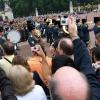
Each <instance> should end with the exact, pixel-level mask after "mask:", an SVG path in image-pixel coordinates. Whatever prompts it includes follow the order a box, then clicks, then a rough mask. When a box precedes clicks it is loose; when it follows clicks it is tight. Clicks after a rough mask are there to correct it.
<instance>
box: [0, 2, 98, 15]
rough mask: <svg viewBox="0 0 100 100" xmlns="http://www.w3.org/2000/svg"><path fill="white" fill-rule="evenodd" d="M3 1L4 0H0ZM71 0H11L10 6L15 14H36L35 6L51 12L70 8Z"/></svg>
mask: <svg viewBox="0 0 100 100" xmlns="http://www.w3.org/2000/svg"><path fill="white" fill-rule="evenodd" d="M0 1H2V0H0ZM69 1H70V0H9V2H10V6H11V8H12V10H13V12H14V15H15V16H28V15H34V13H35V8H37V9H38V11H39V13H40V14H46V13H51V12H60V11H68V10H69ZM72 1H73V4H74V5H75V6H77V3H80V4H81V5H83V4H84V3H86V4H87V3H92V2H94V3H96V4H97V3H98V2H99V0H95V1H94V0H72Z"/></svg>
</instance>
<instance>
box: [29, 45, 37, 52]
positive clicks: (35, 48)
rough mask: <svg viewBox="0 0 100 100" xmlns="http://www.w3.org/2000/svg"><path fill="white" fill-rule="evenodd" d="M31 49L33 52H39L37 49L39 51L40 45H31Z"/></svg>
mask: <svg viewBox="0 0 100 100" xmlns="http://www.w3.org/2000/svg"><path fill="white" fill-rule="evenodd" d="M31 51H32V52H37V51H39V48H38V47H35V46H34V47H31Z"/></svg>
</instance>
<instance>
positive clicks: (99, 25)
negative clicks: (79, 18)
mask: <svg viewBox="0 0 100 100" xmlns="http://www.w3.org/2000/svg"><path fill="white" fill-rule="evenodd" d="M94 23H95V26H94V28H93V30H94V34H95V35H97V34H98V33H100V17H94Z"/></svg>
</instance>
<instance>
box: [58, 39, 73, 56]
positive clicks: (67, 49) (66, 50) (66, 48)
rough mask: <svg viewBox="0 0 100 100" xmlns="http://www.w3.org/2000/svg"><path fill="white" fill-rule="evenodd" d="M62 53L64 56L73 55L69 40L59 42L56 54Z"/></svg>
mask: <svg viewBox="0 0 100 100" xmlns="http://www.w3.org/2000/svg"><path fill="white" fill-rule="evenodd" d="M61 51H62V52H63V54H66V55H72V54H73V43H72V41H71V39H70V38H63V39H61V40H60V42H59V44H58V52H59V54H61V53H60V52H61Z"/></svg>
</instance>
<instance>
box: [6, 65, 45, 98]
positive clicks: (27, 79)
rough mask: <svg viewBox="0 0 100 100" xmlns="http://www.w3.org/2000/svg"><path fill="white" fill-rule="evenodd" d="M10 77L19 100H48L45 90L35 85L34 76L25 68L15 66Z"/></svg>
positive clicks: (10, 72)
mask: <svg viewBox="0 0 100 100" xmlns="http://www.w3.org/2000/svg"><path fill="white" fill-rule="evenodd" d="M8 76H9V79H10V80H11V82H12V86H13V89H14V91H15V94H16V97H17V99H18V100H33V99H34V100H47V98H46V95H45V93H44V90H43V89H42V87H41V86H39V85H35V81H34V80H33V75H32V74H31V73H30V72H29V71H28V70H27V69H26V68H25V67H23V66H21V65H15V66H13V67H12V68H11V69H10V70H9V75H8Z"/></svg>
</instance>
